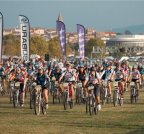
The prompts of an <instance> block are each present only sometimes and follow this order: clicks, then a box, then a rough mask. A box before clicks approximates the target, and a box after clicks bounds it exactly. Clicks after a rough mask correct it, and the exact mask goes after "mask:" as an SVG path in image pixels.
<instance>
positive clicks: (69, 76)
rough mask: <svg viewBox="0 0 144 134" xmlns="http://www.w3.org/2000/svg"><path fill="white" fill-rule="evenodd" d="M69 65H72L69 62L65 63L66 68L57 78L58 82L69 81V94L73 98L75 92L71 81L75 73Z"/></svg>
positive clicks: (73, 79)
mask: <svg viewBox="0 0 144 134" xmlns="http://www.w3.org/2000/svg"><path fill="white" fill-rule="evenodd" d="M71 66H72V65H71V64H70V63H69V62H67V63H66V70H65V71H64V72H63V73H62V75H61V77H60V78H59V82H61V81H62V80H63V81H64V82H66V83H69V89H70V90H69V91H70V93H69V95H70V97H72V98H73V99H74V95H75V92H74V83H73V82H74V81H75V77H76V75H75V74H74V72H73V71H72V69H71ZM60 86H61V85H60Z"/></svg>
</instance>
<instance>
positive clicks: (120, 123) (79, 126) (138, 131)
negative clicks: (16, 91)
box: [0, 90, 144, 134]
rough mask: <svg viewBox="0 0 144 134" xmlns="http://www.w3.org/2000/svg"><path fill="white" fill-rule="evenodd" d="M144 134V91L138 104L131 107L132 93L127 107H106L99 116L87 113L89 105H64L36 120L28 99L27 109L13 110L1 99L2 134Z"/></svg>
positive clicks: (125, 105) (52, 107) (0, 126)
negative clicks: (69, 106) (65, 108)
mask: <svg viewBox="0 0 144 134" xmlns="http://www.w3.org/2000/svg"><path fill="white" fill-rule="evenodd" d="M33 133H34V134H143V133H144V91H143V90H141V92H140V96H139V100H138V103H137V104H133V105H132V104H130V100H129V92H126V94H125V104H124V105H123V106H117V107H114V106H113V104H106V105H105V106H102V110H101V111H100V112H99V113H98V115H94V116H89V114H86V113H85V105H82V104H81V105H75V107H74V108H73V109H68V110H67V111H64V110H63V106H62V104H61V105H59V104H54V105H53V104H52V102H51V98H50V103H49V109H48V113H47V115H42V114H41V115H40V116H36V115H35V114H34V110H31V109H29V105H28V99H27V100H26V105H25V106H24V107H23V108H20V107H19V108H13V107H12V104H9V99H8V97H0V134H33Z"/></svg>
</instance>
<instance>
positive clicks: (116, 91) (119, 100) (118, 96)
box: [113, 82, 123, 107]
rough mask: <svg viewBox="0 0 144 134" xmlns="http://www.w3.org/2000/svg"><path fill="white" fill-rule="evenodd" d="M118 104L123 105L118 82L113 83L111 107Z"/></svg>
mask: <svg viewBox="0 0 144 134" xmlns="http://www.w3.org/2000/svg"><path fill="white" fill-rule="evenodd" d="M118 103H119V105H120V106H122V105H123V97H122V95H121V91H120V88H119V82H114V93H113V105H114V107H115V106H117V105H118Z"/></svg>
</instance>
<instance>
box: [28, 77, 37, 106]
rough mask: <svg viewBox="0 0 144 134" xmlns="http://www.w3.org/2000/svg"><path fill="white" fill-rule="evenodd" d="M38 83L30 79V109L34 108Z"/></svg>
mask: <svg viewBox="0 0 144 134" xmlns="http://www.w3.org/2000/svg"><path fill="white" fill-rule="evenodd" d="M36 85H37V84H36V83H35V82H33V81H32V80H31V81H29V93H30V109H33V108H34V102H35V86H36Z"/></svg>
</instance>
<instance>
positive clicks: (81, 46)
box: [77, 24, 85, 59]
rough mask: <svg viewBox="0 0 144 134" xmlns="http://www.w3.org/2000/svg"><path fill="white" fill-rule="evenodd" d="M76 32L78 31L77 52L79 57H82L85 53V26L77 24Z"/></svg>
mask: <svg viewBox="0 0 144 134" xmlns="http://www.w3.org/2000/svg"><path fill="white" fill-rule="evenodd" d="M77 33H78V44H79V53H80V58H82V59H84V54H85V49H84V46H85V28H84V26H82V25H80V24H77Z"/></svg>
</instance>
